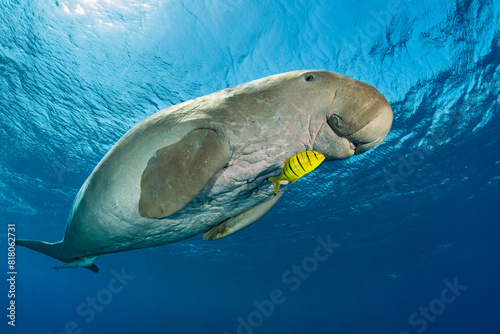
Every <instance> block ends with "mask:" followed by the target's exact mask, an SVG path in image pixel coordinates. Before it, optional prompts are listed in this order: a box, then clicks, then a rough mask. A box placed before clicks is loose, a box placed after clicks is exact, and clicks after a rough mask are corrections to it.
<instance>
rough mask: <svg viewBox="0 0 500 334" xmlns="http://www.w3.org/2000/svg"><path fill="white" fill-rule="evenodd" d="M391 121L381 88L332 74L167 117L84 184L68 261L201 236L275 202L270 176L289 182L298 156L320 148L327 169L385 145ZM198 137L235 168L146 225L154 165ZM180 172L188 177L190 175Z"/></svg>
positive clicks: (204, 100)
mask: <svg viewBox="0 0 500 334" xmlns="http://www.w3.org/2000/svg"><path fill="white" fill-rule="evenodd" d="M391 123H392V111H391V108H390V106H389V104H388V103H387V101H386V100H385V99H384V97H383V96H382V95H380V93H378V91H377V90H376V89H375V88H373V87H372V86H369V85H367V84H365V83H362V82H359V81H356V80H354V79H351V78H349V77H347V76H344V75H340V74H336V73H332V72H327V71H295V72H289V73H284V74H280V75H275V76H271V77H267V78H263V79H259V80H256V81H253V82H250V83H246V84H242V85H239V86H235V87H232V88H228V89H224V90H221V91H218V92H215V93H213V94H210V95H207V96H203V97H200V98H197V99H194V100H191V101H187V102H185V103H182V104H179V105H175V106H172V107H170V108H167V109H164V110H162V111H159V112H157V113H155V114H154V115H151V116H150V117H148V118H146V119H144V120H143V121H141V122H140V123H139V124H137V125H136V126H134V127H133V128H132V129H131V130H130V131H128V132H127V133H126V134H125V135H124V136H123V137H122V138H121V139H120V140H119V141H118V142H117V143H116V144H115V145H114V146H113V148H112V149H111V150H110V151H109V152H108V153H107V154H106V156H105V157H104V158H103V159H102V161H101V162H100V163H99V164H98V165H97V167H96V168H95V170H94V171H93V172H92V174H91V175H90V177H89V178H88V179H87V181H86V182H85V184H84V185H83V186H82V188H81V190H80V191H79V193H78V195H77V198H76V199H75V202H74V205H73V208H72V210H71V214H70V217H69V220H68V225H67V229H66V233H65V236H64V239H63V241H62V245H61V248H60V256H59V257H60V258H61V257H64V258H75V257H81V256H88V255H99V254H104V253H112V252H120V251H125V250H131V249H137V248H143V247H152V246H159V245H164V244H167V243H172V242H176V241H180V240H183V239H186V238H189V237H192V236H194V235H196V234H199V233H201V232H203V231H205V230H206V229H207V228H210V227H212V226H214V225H217V224H219V223H220V222H222V221H224V220H226V219H228V218H231V217H233V216H236V215H238V214H240V213H242V212H244V211H246V210H248V209H249V208H251V207H253V206H255V205H257V204H259V203H261V202H263V201H264V200H266V199H267V198H269V197H270V196H272V195H273V188H274V185H273V184H272V183H270V182H268V181H266V178H267V177H271V176H276V175H279V174H280V171H281V168H282V166H283V162H284V161H285V159H287V158H289V157H290V156H292V155H294V154H297V153H299V152H301V151H304V150H311V149H313V150H316V151H319V152H321V153H323V154H324V155H325V157H326V161H328V160H338V159H345V158H348V157H350V156H352V155H354V154H360V153H363V152H365V151H366V150H368V149H370V148H372V147H374V146H376V145H377V144H379V143H380V142H382V140H383V139H384V138H385V137H386V135H387V133H388V132H389V129H390V127H391ZM196 129H210V130H213V131H215V132H216V133H217V136H220V138H221V140H223V141H224V143H227V145H228V146H227V147H228V149H229V159H228V161H227V164H225V166H224V167H223V168H222V169H221V170H219V171H215V173H214V175H215V176H214V177H213V178H211V179H210V182H209V183H208V185H207V186H206V187H204V188H203V190H202V191H201V193H200V194H199V195H198V196H197V197H196V198H195V199H194V200H193V201H191V202H190V203H189V204H188V205H187V206H185V207H183V208H181V209H180V210H179V211H177V212H175V213H174V214H172V215H170V216H168V217H166V218H145V217H142V216H141V215H140V214H139V210H138V203H139V198H140V193H141V176H142V175H143V172H144V170H145V168H146V166H147V164H148V161H149V160H150V159H151V158H152V157H153V156H154V155H155V154H156V152H157V151H158V150H160V149H162V148H165V147H167V146H169V145H172V144H174V143H176V142H179V141H181V140H182V139H183V137H185V136H186V135H188V134H189V133H190V132H192V131H193V130H196ZM186 154H187V153H186ZM221 161H223V160H221ZM193 168H201V167H193ZM200 172H203V171H202V169H200ZM171 173H172V175H171V176H172V177H182V173H183V171H182V170H172V171H171ZM176 191H179V192H183V191H186V189H177V190H176ZM282 191H284V190H282Z"/></svg>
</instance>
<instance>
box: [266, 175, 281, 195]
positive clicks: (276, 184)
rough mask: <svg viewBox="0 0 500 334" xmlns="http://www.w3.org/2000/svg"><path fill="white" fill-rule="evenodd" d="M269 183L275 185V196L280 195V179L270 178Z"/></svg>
mask: <svg viewBox="0 0 500 334" xmlns="http://www.w3.org/2000/svg"><path fill="white" fill-rule="evenodd" d="M267 180H268V181H270V182H272V183H274V196H276V195H278V191H279V190H280V181H281V180H280V179H278V178H276V177H268V178H267Z"/></svg>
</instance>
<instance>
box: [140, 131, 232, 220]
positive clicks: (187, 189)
mask: <svg viewBox="0 0 500 334" xmlns="http://www.w3.org/2000/svg"><path fill="white" fill-rule="evenodd" d="M230 157H231V152H230V149H229V144H228V142H227V141H226V140H225V139H224V138H223V137H222V136H221V135H220V134H219V133H217V132H215V131H214V130H210V129H198V130H194V131H192V132H190V133H189V134H188V135H186V136H185V137H184V138H182V139H181V140H180V141H178V142H176V143H175V144H172V145H169V146H166V147H164V148H161V149H159V150H158V151H156V154H155V155H154V156H152V157H151V158H150V159H149V161H148V165H147V167H146V169H145V170H144V172H143V174H142V179H141V198H140V201H139V213H140V215H141V216H143V217H146V218H165V217H168V216H170V215H171V214H173V213H175V212H177V211H179V210H180V209H182V208H183V207H184V206H186V205H187V204H188V203H189V202H191V201H192V200H193V199H194V198H195V197H196V196H197V195H198V194H199V193H200V192H201V191H202V190H203V188H205V186H206V185H207V184H208V183H209V182H210V180H211V179H212V178H213V177H214V176H215V175H216V174H217V172H219V171H220V170H221V169H222V168H223V167H224V166H225V165H226V164H227V163H228V162H229V159H230Z"/></svg>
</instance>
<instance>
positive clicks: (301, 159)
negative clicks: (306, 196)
mask: <svg viewBox="0 0 500 334" xmlns="http://www.w3.org/2000/svg"><path fill="white" fill-rule="evenodd" d="M323 160H325V156H324V155H323V154H321V153H319V152H316V151H304V152H300V153H297V154H295V155H294V156H292V157H290V158H288V159H286V160H285V165H284V166H283V169H282V170H281V175H280V177H279V178H276V177H269V178H268V179H267V180H268V181H271V182H272V183H274V184H275V187H274V196H276V195H277V194H278V190H279V189H280V182H281V180H285V181H292V182H295V181H297V180H298V179H300V178H301V177H302V176H304V175H306V174H307V173H309V172H312V171H313V170H315V169H316V167H318V166H319V165H321V163H322V162H323Z"/></svg>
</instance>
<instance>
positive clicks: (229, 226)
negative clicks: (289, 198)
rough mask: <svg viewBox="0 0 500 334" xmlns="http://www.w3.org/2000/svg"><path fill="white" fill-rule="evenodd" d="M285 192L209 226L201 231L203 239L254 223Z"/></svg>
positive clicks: (237, 229) (220, 235) (212, 237)
mask: <svg viewBox="0 0 500 334" xmlns="http://www.w3.org/2000/svg"><path fill="white" fill-rule="evenodd" d="M284 193H285V192H284V191H282V192H279V193H278V195H276V196H271V197H269V198H268V199H266V200H265V201H264V202H262V203H260V204H258V205H256V206H254V207H251V208H250V209H248V210H247V211H245V212H242V213H240V214H239V215H236V216H234V217H232V218H229V219H227V220H224V221H223V222H222V223H220V224H218V225H215V226H212V227H210V228H209V229H208V230H206V231H205V233H203V236H202V238H203V240H215V239H219V238H222V237H226V236H228V235H230V234H233V233H235V232H238V231H239V230H241V229H244V228H245V227H247V226H249V225H251V224H253V223H255V222H256V221H257V220H259V219H261V218H262V217H264V215H265V214H266V213H268V212H269V210H271V208H272V207H273V206H274V204H276V202H277V201H278V200H279V199H280V198H281V196H283V194H284Z"/></svg>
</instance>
